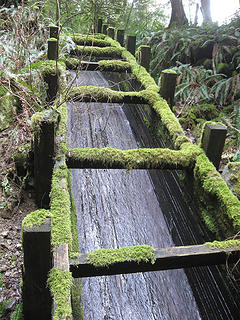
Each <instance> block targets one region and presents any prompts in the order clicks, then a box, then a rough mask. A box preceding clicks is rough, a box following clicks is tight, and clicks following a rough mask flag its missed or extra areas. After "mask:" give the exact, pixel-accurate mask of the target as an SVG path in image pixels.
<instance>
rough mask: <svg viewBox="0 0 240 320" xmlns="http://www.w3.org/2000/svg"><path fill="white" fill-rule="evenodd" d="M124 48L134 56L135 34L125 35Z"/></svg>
mask: <svg viewBox="0 0 240 320" xmlns="http://www.w3.org/2000/svg"><path fill="white" fill-rule="evenodd" d="M126 49H127V50H128V51H129V52H130V53H131V54H132V55H133V56H135V51H136V36H127V39H126Z"/></svg>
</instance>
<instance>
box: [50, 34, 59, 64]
mask: <svg viewBox="0 0 240 320" xmlns="http://www.w3.org/2000/svg"><path fill="white" fill-rule="evenodd" d="M47 43H48V51H47V58H48V60H57V59H58V41H57V39H55V38H49V39H48V41H47Z"/></svg>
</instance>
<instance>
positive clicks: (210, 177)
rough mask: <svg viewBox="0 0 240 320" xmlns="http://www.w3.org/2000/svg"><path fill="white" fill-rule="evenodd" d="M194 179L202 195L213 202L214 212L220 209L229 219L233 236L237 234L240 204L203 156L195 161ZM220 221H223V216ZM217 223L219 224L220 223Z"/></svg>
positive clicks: (239, 222)
mask: <svg viewBox="0 0 240 320" xmlns="http://www.w3.org/2000/svg"><path fill="white" fill-rule="evenodd" d="M194 178H195V180H196V181H199V186H200V188H202V191H203V193H204V194H206V195H207V196H208V197H211V198H212V199H213V201H215V202H214V203H215V210H220V209H221V210H222V211H223V215H226V218H228V219H230V221H231V223H232V226H233V228H232V232H233V234H234V233H236V232H238V231H239V227H240V202H239V200H238V199H237V197H235V196H234V195H233V194H232V192H231V191H230V190H229V188H228V186H227V184H226V182H225V181H224V180H223V179H222V177H221V175H220V174H219V173H218V172H217V170H216V169H215V167H214V165H213V164H212V163H211V162H210V161H209V160H208V158H207V157H206V155H205V154H201V155H199V156H198V157H197V159H196V166H195V169H194ZM221 219H224V216H223V217H221ZM217 222H218V223H220V221H217ZM224 224H225V223H224Z"/></svg>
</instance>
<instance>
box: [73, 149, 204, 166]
mask: <svg viewBox="0 0 240 320" xmlns="http://www.w3.org/2000/svg"><path fill="white" fill-rule="evenodd" d="M201 152H202V150H201V149H200V148H198V147H196V146H193V145H192V144H189V143H186V144H185V145H183V147H182V150H181V151H176V150H170V149H167V148H165V149H160V148H153V149H148V148H144V149H141V148H139V149H132V150H118V149H114V148H110V147H107V148H103V149H97V148H83V149H82V148H79V149H71V150H70V151H69V155H70V156H71V159H72V160H73V161H74V160H75V161H81V162H84V161H85V162H87V163H88V162H91V161H95V162H98V163H99V164H100V165H101V166H103V167H106V168H108V166H109V165H110V166H116V167H122V168H126V169H127V170H131V169H133V168H135V169H138V168H140V169H141V168H143V167H144V168H159V167H161V168H162V169H164V168H169V167H170V168H176V169H177V168H187V167H192V166H193V165H194V160H195V158H196V156H197V155H198V154H199V153H201Z"/></svg>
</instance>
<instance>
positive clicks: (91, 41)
mask: <svg viewBox="0 0 240 320" xmlns="http://www.w3.org/2000/svg"><path fill="white" fill-rule="evenodd" d="M73 41H74V42H75V43H76V44H77V45H80V46H92V47H109V46H111V44H110V42H108V41H107V40H104V39H98V38H94V37H91V36H85V35H82V36H75V37H73Z"/></svg>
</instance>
